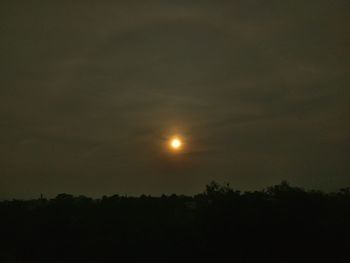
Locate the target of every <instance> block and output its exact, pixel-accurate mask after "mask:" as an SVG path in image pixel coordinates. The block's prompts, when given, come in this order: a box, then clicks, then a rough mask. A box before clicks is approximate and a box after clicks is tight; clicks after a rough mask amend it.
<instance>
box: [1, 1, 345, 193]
mask: <svg viewBox="0 0 350 263" xmlns="http://www.w3.org/2000/svg"><path fill="white" fill-rule="evenodd" d="M0 10H1V11H0V33H1V43H0V70H1V79H0V135H1V136H0V146H1V147H0V157H1V158H0V169H1V170H0V173H1V174H0V196H2V197H13V196H17V197H18V196H19V197H22V196H24V197H28V196H37V195H38V194H39V193H41V192H42V193H45V194H46V195H53V194H57V193H59V192H73V193H83V194H88V195H102V194H111V193H115V192H118V193H125V194H140V193H151V194H159V193H163V192H166V193H169V192H177V193H193V192H198V191H200V190H201V189H202V188H203V186H204V185H205V184H206V183H207V182H208V181H209V180H212V179H214V180H217V181H228V182H231V184H232V185H233V186H234V187H237V188H243V189H253V188H262V187H265V186H267V185H269V184H273V183H278V182H279V181H281V180H283V179H287V180H289V181H290V182H292V183H295V184H298V185H302V186H306V187H316V188H321V189H326V190H332V189H335V188H337V187H341V186H345V185H349V184H350V175H349V171H350V162H349V154H350V152H349V149H350V141H349V133H350V125H349V123H350V122H349V114H350V109H349V106H348V105H349V99H350V90H349V84H350V77H349V76H350V75H349V69H350V68H349V66H350V62H349V61H350V49H349V44H350V43H349V42H350V32H349V25H350V23H349V22H350V17H349V15H348V14H349V12H350V4H349V2H348V1H341V0H336V1H326V0H323V1H320V0H317V1H316V0H315V1H311V0H310V1H295V0H293V1H292V0H290V1H277V0H276V1H275V0H270V1H253V0H250V1H247V0H244V1H243V0H242V1H217V0H216V1H209V0H207V1H198V0H197V1H195V0H192V1H175V0H173V1H171V0H167V1H115V2H113V1H81V2H79V1H74V3H73V2H72V1H57V2H54V1H52V2H42V1H26V2H23V1H2V2H1V4H0ZM175 132H177V133H180V134H182V135H183V136H184V137H185V138H186V143H187V148H186V152H184V153H183V154H182V155H181V156H177V157H174V156H171V155H169V153H166V152H164V149H163V144H164V141H165V140H166V138H167V137H168V136H170V135H171V134H173V133H175Z"/></svg>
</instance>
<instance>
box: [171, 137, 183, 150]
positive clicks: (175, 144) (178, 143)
mask: <svg viewBox="0 0 350 263" xmlns="http://www.w3.org/2000/svg"><path fill="white" fill-rule="evenodd" d="M181 146H182V141H181V140H180V139H179V138H173V139H171V140H170V147H171V148H172V149H174V150H179V149H180V148H181Z"/></svg>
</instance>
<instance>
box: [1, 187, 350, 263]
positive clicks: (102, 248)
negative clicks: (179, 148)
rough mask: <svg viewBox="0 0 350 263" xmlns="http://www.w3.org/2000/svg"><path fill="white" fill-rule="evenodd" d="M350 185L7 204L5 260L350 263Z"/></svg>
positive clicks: (3, 240)
mask: <svg viewBox="0 0 350 263" xmlns="http://www.w3.org/2000/svg"><path fill="white" fill-rule="evenodd" d="M349 234H350V189H349V188H344V189H341V190H339V191H338V192H333V193H325V192H322V191H316V190H304V189H302V188H299V187H293V186H290V184H288V183H287V182H282V183H280V184H278V185H275V186H271V187H268V188H266V189H264V190H261V191H246V192H241V191H239V190H235V189H233V188H232V187H230V185H228V184H224V185H220V184H218V183H216V182H211V183H210V184H208V185H207V186H206V188H205V190H204V191H203V192H202V193H200V194H197V195H194V196H184V195H175V194H172V195H162V196H160V197H153V196H146V195H142V196H140V197H128V196H119V195H112V196H103V197H102V198H98V199H92V198H89V197H86V196H73V195H70V194H65V193H63V194H59V195H57V196H56V197H55V198H52V199H46V198H42V197H41V198H38V199H33V200H6V201H2V202H0V262H109V261H112V262H113V261H118V260H120V261H123V260H125V259H128V260H133V259H137V258H138V259H139V260H140V259H142V260H146V258H151V259H153V260H155V259H156V258H157V259H162V260H163V261H165V262H170V261H174V262H175V261H177V262H178V261H180V260H195V261H198V260H204V259H205V260H216V261H218V260H223V259H225V261H226V262H227V261H228V262H256V261H258V262H263V261H265V260H268V261H269V262H350V235H349Z"/></svg>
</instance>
